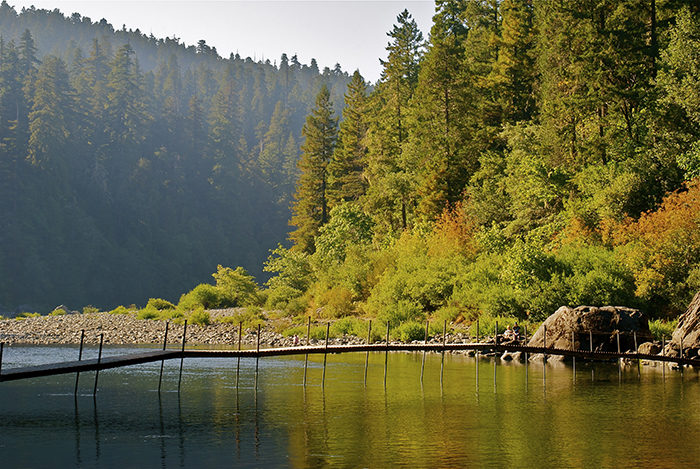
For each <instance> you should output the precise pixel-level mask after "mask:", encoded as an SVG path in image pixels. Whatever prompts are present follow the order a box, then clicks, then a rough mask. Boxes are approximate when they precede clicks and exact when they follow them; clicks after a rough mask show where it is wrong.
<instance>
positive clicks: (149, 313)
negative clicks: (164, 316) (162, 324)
mask: <svg viewBox="0 0 700 469" xmlns="http://www.w3.org/2000/svg"><path fill="white" fill-rule="evenodd" d="M136 319H160V311H158V310H157V309H156V308H154V307H152V306H146V307H145V308H143V309H142V310H140V311H139V312H138V314H136Z"/></svg>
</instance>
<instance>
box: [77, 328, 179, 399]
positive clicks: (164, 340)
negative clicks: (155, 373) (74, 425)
mask: <svg viewBox="0 0 700 469" xmlns="http://www.w3.org/2000/svg"><path fill="white" fill-rule="evenodd" d="M169 326H170V321H166V323H165V334H164V337H163V351H164V352H165V348H166V347H167V345H168V327H169ZM164 363H165V360H161V361H160V376H159V378H158V394H160V386H161V384H162V382H163V365H164ZM77 384H78V383H77V382H76V385H77Z"/></svg>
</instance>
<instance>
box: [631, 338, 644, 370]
mask: <svg viewBox="0 0 700 469" xmlns="http://www.w3.org/2000/svg"><path fill="white" fill-rule="evenodd" d="M632 333H633V334H634V353H636V354H637V379H642V369H641V366H642V365H641V360H640V359H639V344H637V331H633V332H632Z"/></svg>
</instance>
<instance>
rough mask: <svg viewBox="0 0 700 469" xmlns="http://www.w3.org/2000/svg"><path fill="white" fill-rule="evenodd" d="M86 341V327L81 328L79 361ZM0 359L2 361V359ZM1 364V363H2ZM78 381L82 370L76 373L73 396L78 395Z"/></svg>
mask: <svg viewBox="0 0 700 469" xmlns="http://www.w3.org/2000/svg"><path fill="white" fill-rule="evenodd" d="M84 343H85V329H81V330H80V350H79V352H78V361H81V360H82V359H83V344H84ZM0 361H2V360H1V359H0ZM0 365H1V363H0ZM78 381H80V371H76V373H75V388H74V389H73V396H74V397H78Z"/></svg>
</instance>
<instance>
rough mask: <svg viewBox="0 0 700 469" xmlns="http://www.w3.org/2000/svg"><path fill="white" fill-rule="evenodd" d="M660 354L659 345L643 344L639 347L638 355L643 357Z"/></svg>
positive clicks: (654, 343) (652, 343)
mask: <svg viewBox="0 0 700 469" xmlns="http://www.w3.org/2000/svg"><path fill="white" fill-rule="evenodd" d="M659 352H661V345H660V344H658V343H656V342H644V343H643V344H641V345H640V346H639V353H641V354H644V355H657V354H658V353H659Z"/></svg>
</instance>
